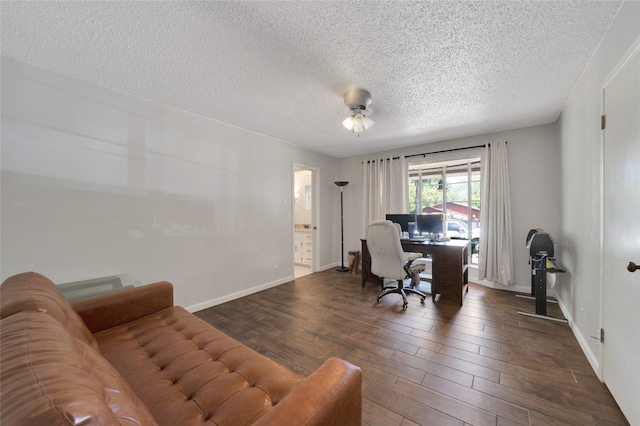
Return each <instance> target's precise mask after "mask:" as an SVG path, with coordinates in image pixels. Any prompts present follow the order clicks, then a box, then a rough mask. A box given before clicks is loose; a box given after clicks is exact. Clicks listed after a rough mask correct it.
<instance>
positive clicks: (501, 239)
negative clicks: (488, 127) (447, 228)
mask: <svg viewBox="0 0 640 426" xmlns="http://www.w3.org/2000/svg"><path fill="white" fill-rule="evenodd" d="M481 205H482V213H481V214H480V230H481V235H480V243H479V244H480V253H479V257H478V274H479V278H480V279H486V280H487V281H491V282H494V283H499V284H504V285H512V284H514V282H515V281H514V279H513V249H512V239H511V203H510V201H509V165H508V162H507V142H506V141H504V140H499V141H493V142H491V143H490V145H489V146H487V147H485V149H484V152H483V155H482V193H481Z"/></svg>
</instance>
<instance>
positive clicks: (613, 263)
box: [602, 49, 640, 425]
mask: <svg viewBox="0 0 640 426" xmlns="http://www.w3.org/2000/svg"><path fill="white" fill-rule="evenodd" d="M603 95H604V112H605V115H606V127H605V130H604V135H603V138H604V255H603V256H604V266H603V274H604V282H603V290H604V291H603V296H604V300H603V322H604V324H603V329H604V346H603V366H602V376H603V379H604V382H605V384H606V385H607V387H608V388H609V390H610V391H611V394H612V395H613V397H614V398H615V400H616V402H617V403H618V405H619V406H620V408H621V409H622V412H623V413H624V415H625V416H626V417H627V420H628V421H629V423H631V424H632V425H640V397H639V394H638V389H639V388H640V270H638V271H637V272H635V273H632V272H629V271H628V270H627V265H628V263H629V262H634V263H636V264H640V51H639V49H636V50H635V52H634V53H633V54H632V56H631V57H630V59H629V61H627V62H626V63H625V64H624V65H623V67H622V68H621V69H620V71H619V72H617V73H616V75H615V76H614V77H613V78H612V79H611V80H610V81H609V82H608V83H607V84H606V86H605V88H604V93H603Z"/></svg>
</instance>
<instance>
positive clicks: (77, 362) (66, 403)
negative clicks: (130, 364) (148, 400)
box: [0, 295, 156, 426]
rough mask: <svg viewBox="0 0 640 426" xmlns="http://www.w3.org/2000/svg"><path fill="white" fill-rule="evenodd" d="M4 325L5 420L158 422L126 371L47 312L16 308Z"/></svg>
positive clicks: (9, 422)
mask: <svg viewBox="0 0 640 426" xmlns="http://www.w3.org/2000/svg"><path fill="white" fill-rule="evenodd" d="M3 296H4V295H3ZM0 330H1V333H2V336H1V348H2V363H1V365H0V380H1V382H2V397H1V401H0V403H1V405H2V418H1V419H0V423H2V424H3V425H7V426H9V425H21V426H22V425H38V426H40V425H48V426H49V425H73V424H83V425H84V424H87V425H89V424H96V425H97V424H102V425H118V424H119V425H155V424H156V423H155V422H154V420H153V417H152V415H151V413H149V410H147V408H146V407H145V406H144V404H143V403H142V402H141V401H140V400H139V399H138V397H137V396H136V395H135V394H134V393H133V391H132V390H131V388H130V387H129V385H128V384H127V383H126V382H125V380H124V379H123V378H122V376H121V375H120V374H119V373H118V372H117V371H116V370H115V369H114V368H113V367H112V366H111V365H110V364H109V363H108V362H107V361H106V360H105V359H104V358H102V357H101V356H100V354H99V353H98V352H96V351H95V350H93V349H92V348H91V347H90V346H89V345H87V344H85V343H84V342H82V341H80V340H79V339H77V338H75V337H74V336H72V335H71V334H69V333H68V332H67V331H66V330H65V328H64V327H63V326H62V325H61V324H60V323H58V322H57V321H55V320H53V319H52V318H51V317H50V316H49V315H47V314H46V313H43V312H37V311H25V312H20V313H16V314H14V315H11V316H9V317H6V318H4V319H2V320H1V321H0Z"/></svg>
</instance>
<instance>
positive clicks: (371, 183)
mask: <svg viewBox="0 0 640 426" xmlns="http://www.w3.org/2000/svg"><path fill="white" fill-rule="evenodd" d="M362 170H363V179H362V182H363V192H362V202H363V209H362V211H363V221H362V223H363V230H362V232H363V233H362V235H365V233H366V230H367V227H368V226H369V224H370V223H371V222H373V221H375V220H381V219H384V218H385V215H386V214H387V213H407V212H408V209H409V201H408V193H407V191H408V190H407V185H408V179H409V171H408V169H407V160H406V159H405V158H404V157H400V158H395V159H394V158H381V159H377V160H371V161H367V162H364V163H362Z"/></svg>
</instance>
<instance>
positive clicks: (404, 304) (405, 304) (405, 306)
mask: <svg viewBox="0 0 640 426" xmlns="http://www.w3.org/2000/svg"><path fill="white" fill-rule="evenodd" d="M407 305H408V303H403V304H402V310H403V311H406V310H407Z"/></svg>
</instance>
